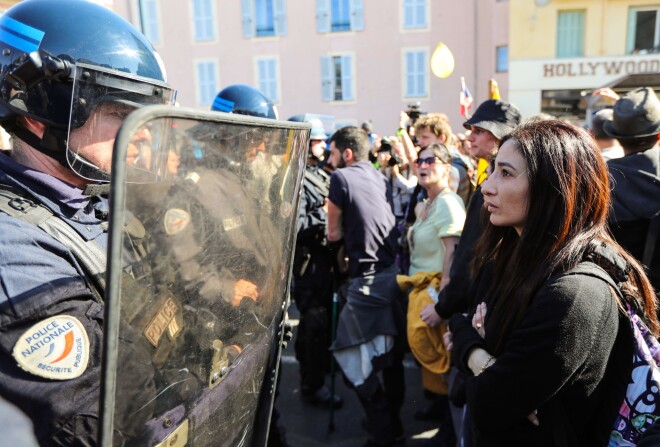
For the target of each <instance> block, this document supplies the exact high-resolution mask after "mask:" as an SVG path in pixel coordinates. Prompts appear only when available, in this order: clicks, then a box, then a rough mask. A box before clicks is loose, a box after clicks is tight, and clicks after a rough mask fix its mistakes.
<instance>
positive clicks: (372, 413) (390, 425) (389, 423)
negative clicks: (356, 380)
mask: <svg viewBox="0 0 660 447" xmlns="http://www.w3.org/2000/svg"><path fill="white" fill-rule="evenodd" d="M386 356H387V359H383V360H385V361H386V364H385V366H382V367H381V368H379V367H378V364H377V363H378V362H374V371H373V372H372V373H371V375H370V376H369V377H368V378H367V380H366V381H365V382H364V383H363V384H362V385H360V386H358V387H355V391H356V392H357V395H358V398H359V399H360V403H361V404H362V407H363V408H364V411H365V413H366V415H367V424H368V427H367V428H368V430H369V435H370V437H371V441H372V442H373V443H374V444H376V445H383V446H389V445H392V444H394V441H395V439H396V438H397V437H398V436H400V435H402V434H403V426H402V424H401V419H400V417H399V414H400V412H401V406H402V405H403V399H404V395H405V379H404V371H403V351H402V350H401V349H400V348H398V347H395V348H394V349H393V350H392V351H391V352H390V353H389V354H387V355H386ZM346 382H347V383H348V381H346ZM348 385H349V386H350V383H348Z"/></svg>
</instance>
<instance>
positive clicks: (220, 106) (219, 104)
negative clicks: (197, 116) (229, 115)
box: [212, 96, 234, 112]
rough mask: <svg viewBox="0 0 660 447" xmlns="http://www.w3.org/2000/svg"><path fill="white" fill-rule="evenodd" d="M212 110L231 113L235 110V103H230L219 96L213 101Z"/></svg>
mask: <svg viewBox="0 0 660 447" xmlns="http://www.w3.org/2000/svg"><path fill="white" fill-rule="evenodd" d="M212 108H213V110H215V111H218V112H231V111H232V110H234V103H233V102H232V101H228V100H226V99H223V98H220V97H219V96H216V97H215V99H214V100H213V105H212Z"/></svg>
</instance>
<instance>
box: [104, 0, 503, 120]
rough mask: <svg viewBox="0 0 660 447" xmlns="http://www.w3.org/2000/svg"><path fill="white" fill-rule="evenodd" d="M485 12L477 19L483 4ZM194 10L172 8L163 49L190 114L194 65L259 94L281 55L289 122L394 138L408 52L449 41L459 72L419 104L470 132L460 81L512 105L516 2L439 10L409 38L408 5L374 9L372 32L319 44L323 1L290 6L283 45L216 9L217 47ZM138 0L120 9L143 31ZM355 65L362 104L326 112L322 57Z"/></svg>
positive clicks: (118, 2)
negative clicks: (404, 10) (195, 25)
mask: <svg viewBox="0 0 660 447" xmlns="http://www.w3.org/2000/svg"><path fill="white" fill-rule="evenodd" d="M477 1H478V3H479V8H478V9H477V10H476V12H475V8H474V6H475V4H477ZM191 3H192V2H191V1H188V0H186V1H183V0H162V1H161V2H160V4H161V27H162V30H164V32H163V38H162V42H161V44H160V45H157V46H156V48H157V50H158V51H159V52H160V54H161V56H162V57H163V60H164V62H165V66H166V67H167V71H168V75H169V81H170V83H171V84H172V85H173V86H174V87H175V88H177V89H178V91H179V93H178V100H179V103H180V104H181V105H183V106H191V107H200V104H199V102H198V99H197V97H196V80H195V75H194V61H196V60H211V59H215V60H217V61H218V63H219V71H220V73H219V78H220V79H219V86H220V88H222V87H223V86H226V85H229V84H234V83H247V84H251V85H256V82H257V81H256V74H255V72H256V69H255V62H254V59H255V58H256V57H259V56H266V55H277V57H278V58H279V62H280V90H281V101H280V104H279V105H278V107H279V109H280V117H281V118H283V119H286V118H287V117H289V116H291V115H294V114H299V113H306V112H311V113H319V114H325V115H333V116H335V117H336V119H337V120H339V121H352V122H355V123H358V124H359V123H360V122H362V121H364V120H366V119H373V121H374V128H375V131H376V132H379V133H393V132H394V131H395V130H396V129H397V127H398V114H399V111H400V110H401V109H404V108H406V106H407V104H408V103H409V102H412V101H414V100H417V99H406V98H404V97H403V67H402V54H403V53H402V52H403V51H404V49H407V48H425V49H427V50H428V54H429V57H430V56H431V54H432V53H433V50H434V49H435V47H436V45H437V44H438V43H439V42H440V41H442V42H444V43H445V44H446V45H447V46H448V47H449V48H450V49H451V51H452V52H453V54H454V57H455V60H456V67H455V70H454V72H453V74H452V75H451V76H450V77H449V78H447V79H439V78H436V77H434V76H433V75H432V74H430V75H429V81H430V84H429V95H428V97H427V98H422V99H419V101H420V102H421V108H422V110H424V111H442V112H445V113H447V115H449V117H450V120H451V122H452V124H453V127H454V128H455V129H456V130H459V129H460V127H461V126H460V124H461V123H462V121H463V120H462V118H460V116H459V113H458V109H459V105H458V98H459V92H460V77H461V76H464V77H465V79H466V82H467V85H468V88H469V89H470V90H471V92H472V94H473V96H474V97H475V102H476V104H478V103H479V102H481V101H483V100H484V99H487V96H486V95H487V85H488V79H490V78H495V79H496V80H497V81H498V83H499V85H500V91H501V93H502V96H503V97H504V98H506V96H507V92H508V82H507V73H495V47H496V46H498V45H506V44H507V42H508V7H509V2H508V1H503V2H502V1H495V0H463V1H460V2H457V1H454V0H429V3H430V5H431V6H430V9H431V14H430V28H429V29H427V30H423V31H404V30H402V26H401V13H400V11H401V3H402V0H364V9H365V30H364V31H357V32H346V33H327V34H319V33H318V32H317V31H316V1H314V0H287V1H286V4H287V26H288V32H287V34H286V35H285V36H282V37H269V38H253V39H246V38H244V37H243V32H242V14H241V2H240V1H238V0H232V1H227V0H222V1H221V0H216V2H215V7H216V14H215V17H216V24H217V31H218V39H217V41H216V42H208V43H196V42H194V41H193V37H192V32H193V31H192V25H191V17H192V12H191ZM136 5H137V0H115V1H114V9H115V11H117V12H118V13H119V14H121V15H123V16H124V17H127V18H128V19H129V20H130V21H132V22H133V23H136V24H137V23H138V15H137V11H136V8H137V7H136ZM327 53H342V54H343V53H350V54H352V55H354V56H355V61H356V64H355V67H354V77H355V80H356V84H355V101H351V102H347V103H344V102H331V103H329V102H324V101H323V100H322V91H321V56H322V55H324V54H327Z"/></svg>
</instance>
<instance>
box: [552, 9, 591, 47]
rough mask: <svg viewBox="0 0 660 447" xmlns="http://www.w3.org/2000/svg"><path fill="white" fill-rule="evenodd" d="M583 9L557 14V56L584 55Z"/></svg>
mask: <svg viewBox="0 0 660 447" xmlns="http://www.w3.org/2000/svg"><path fill="white" fill-rule="evenodd" d="M584 15H585V12H584V11H560V12H559V13H558V15H557V57H579V56H584Z"/></svg>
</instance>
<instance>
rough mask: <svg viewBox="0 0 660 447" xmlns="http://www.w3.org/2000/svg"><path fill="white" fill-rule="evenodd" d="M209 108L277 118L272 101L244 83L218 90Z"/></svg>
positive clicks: (217, 110)
mask: <svg viewBox="0 0 660 447" xmlns="http://www.w3.org/2000/svg"><path fill="white" fill-rule="evenodd" d="M211 110H213V111H215V112H228V113H238V114H241V115H251V116H258V117H261V118H270V119H274V120H275V119H277V112H276V110H275V106H274V105H273V102H272V101H271V100H270V99H268V98H267V97H266V95H264V94H263V93H261V92H260V91H259V90H257V89H256V88H254V87H250V86H249V85H244V84H234V85H230V86H228V87H225V88H223V89H222V90H220V93H218V94H217V96H216V97H215V99H214V100H213V104H212V105H211Z"/></svg>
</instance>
